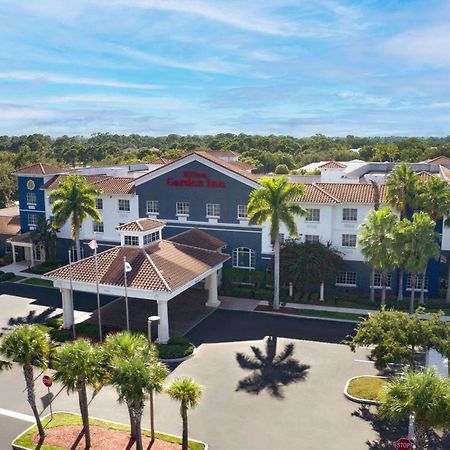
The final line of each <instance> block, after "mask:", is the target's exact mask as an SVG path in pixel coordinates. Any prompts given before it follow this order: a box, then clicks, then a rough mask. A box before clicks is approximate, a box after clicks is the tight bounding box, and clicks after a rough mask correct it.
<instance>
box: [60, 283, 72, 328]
mask: <svg viewBox="0 0 450 450" xmlns="http://www.w3.org/2000/svg"><path fill="white" fill-rule="evenodd" d="M61 297H62V307H63V319H64V324H63V327H64V328H70V327H71V326H72V325H73V317H74V312H73V305H72V299H71V298H70V289H65V288H63V289H61Z"/></svg>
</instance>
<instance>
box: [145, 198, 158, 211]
mask: <svg viewBox="0 0 450 450" xmlns="http://www.w3.org/2000/svg"><path fill="white" fill-rule="evenodd" d="M146 207H147V214H159V202H158V200H147V202H146Z"/></svg>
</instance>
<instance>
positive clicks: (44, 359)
mask: <svg viewBox="0 0 450 450" xmlns="http://www.w3.org/2000/svg"><path fill="white" fill-rule="evenodd" d="M51 351H52V345H51V341H50V337H49V335H48V334H47V333H46V332H45V331H43V330H42V328H40V327H39V326H38V325H18V326H16V327H14V328H13V330H12V331H11V333H9V334H7V335H5V336H4V337H3V338H2V341H1V343H0V354H1V355H3V356H4V357H6V358H7V359H8V361H7V363H6V364H5V363H3V364H2V366H3V368H11V367H12V365H11V364H8V363H9V362H15V363H17V364H19V365H21V366H22V369H23V374H24V377H25V384H26V387H27V398H28V403H29V404H30V407H31V410H32V411H33V415H34V418H35V420H36V425H37V428H38V431H39V437H40V439H41V440H43V439H44V437H45V431H44V428H43V426H42V422H41V418H40V417H39V413H38V410H37V407H36V395H35V391H34V367H38V368H40V369H44V370H45V369H46V368H47V367H48V361H49V358H50V354H51Z"/></svg>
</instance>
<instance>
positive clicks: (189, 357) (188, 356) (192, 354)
mask: <svg viewBox="0 0 450 450" xmlns="http://www.w3.org/2000/svg"><path fill="white" fill-rule="evenodd" d="M192 345H194V344H192ZM196 353H197V347H196V346H195V345H194V351H193V352H192V353H191V354H190V355H187V356H183V357H182V358H174V359H161V358H160V359H159V360H160V361H161V362H163V363H166V364H171V363H179V362H183V361H187V360H188V359H191V358H193V357H194V356H195V354H196Z"/></svg>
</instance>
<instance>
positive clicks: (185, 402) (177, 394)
mask: <svg viewBox="0 0 450 450" xmlns="http://www.w3.org/2000/svg"><path fill="white" fill-rule="evenodd" d="M167 393H168V394H169V396H170V397H172V398H173V399H174V400H177V401H179V402H180V414H181V419H182V422H183V443H182V450H189V447H188V445H189V438H188V409H189V408H195V407H196V406H197V405H198V404H199V402H200V398H201V396H202V388H201V386H200V385H199V384H197V383H196V382H195V381H194V380H193V379H192V378H189V377H184V378H177V379H176V380H174V381H172V384H171V385H170V386H169V387H168V389H167Z"/></svg>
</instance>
